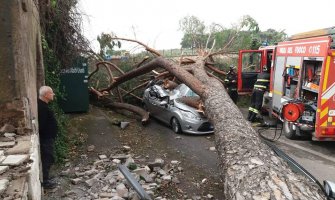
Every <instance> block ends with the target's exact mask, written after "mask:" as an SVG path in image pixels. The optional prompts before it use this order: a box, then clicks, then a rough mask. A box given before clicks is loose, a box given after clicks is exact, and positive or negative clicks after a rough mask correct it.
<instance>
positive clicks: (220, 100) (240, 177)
mask: <svg viewBox="0 0 335 200" xmlns="http://www.w3.org/2000/svg"><path fill="white" fill-rule="evenodd" d="M145 48H146V49H147V50H149V51H150V50H151V48H149V47H146V46H145ZM153 53H154V54H155V55H157V57H156V58H154V59H152V60H151V61H149V62H147V63H145V64H143V65H142V66H140V67H138V68H135V69H133V70H131V71H129V72H126V73H125V74H123V75H122V76H120V77H117V78H115V81H114V82H113V83H112V84H111V85H110V86H109V87H108V88H105V89H102V90H101V92H103V91H109V90H111V89H113V88H115V87H118V86H119V85H120V84H122V83H124V82H126V81H128V80H130V79H132V78H134V77H137V76H139V75H142V74H144V73H148V72H150V71H151V70H154V69H156V68H164V69H166V70H167V71H169V73H171V74H173V75H174V76H175V77H176V78H177V79H178V80H179V81H181V82H183V83H185V84H186V85H187V86H189V87H190V88H191V89H192V90H193V91H194V92H196V93H197V94H198V95H199V96H200V97H201V99H202V101H203V102H204V106H205V108H206V110H205V113H206V116H207V117H208V118H209V120H210V121H211V122H212V123H213V125H214V127H215V144H216V149H217V151H218V154H219V167H220V169H221V175H222V178H223V180H224V194H225V196H224V197H223V198H224V199H239V200H243V199H326V197H325V196H324V194H323V191H322V190H321V189H320V187H319V186H318V185H317V184H315V183H314V182H312V181H311V180H309V179H307V178H306V177H305V176H302V175H300V174H297V173H295V172H293V171H292V170H291V169H290V167H289V166H288V164H287V163H286V162H285V161H284V160H282V159H281V158H280V157H278V156H277V155H276V154H275V153H274V152H273V151H272V149H271V148H270V147H268V146H267V145H266V144H264V143H263V142H262V140H261V139H260V137H259V136H258V134H257V133H256V131H255V130H254V129H253V128H252V127H251V125H250V123H249V122H247V121H246V120H245V119H244V118H243V116H242V113H241V112H240V110H239V109H238V108H237V106H236V105H235V104H234V103H233V102H232V100H231V99H230V97H229V95H228V94H227V93H226V91H225V89H224V87H223V85H222V83H221V82H220V81H219V80H217V79H216V78H214V77H210V76H209V75H208V74H207V71H206V70H205V69H206V66H212V64H211V63H209V62H207V60H208V58H209V57H210V55H206V54H204V55H203V56H199V57H198V58H196V59H194V60H193V61H192V62H190V60H189V59H188V60H187V64H188V65H187V70H186V69H184V68H183V67H181V66H180V65H177V64H176V63H174V62H172V61H170V60H167V59H165V58H163V57H162V56H160V55H159V53H158V52H157V51H153ZM208 63H209V64H208ZM181 64H182V62H181ZM188 70H189V71H190V72H189V71H188Z"/></svg>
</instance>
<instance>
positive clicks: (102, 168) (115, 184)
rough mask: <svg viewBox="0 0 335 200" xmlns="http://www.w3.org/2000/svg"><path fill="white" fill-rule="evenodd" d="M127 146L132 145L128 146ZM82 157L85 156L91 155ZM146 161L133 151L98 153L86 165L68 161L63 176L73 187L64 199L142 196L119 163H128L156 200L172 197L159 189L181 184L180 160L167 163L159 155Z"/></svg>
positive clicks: (134, 175)
mask: <svg viewBox="0 0 335 200" xmlns="http://www.w3.org/2000/svg"><path fill="white" fill-rule="evenodd" d="M124 149H126V150H129V149H130V148H129V147H124ZM90 150H92V147H90ZM81 157H82V158H85V157H87V155H82V156H81ZM146 160H147V159H143V158H141V157H140V156H138V157H135V158H134V156H133V155H131V154H129V153H123V154H112V155H110V156H107V155H104V154H100V155H97V159H96V160H95V161H94V162H93V163H91V164H89V165H86V166H71V164H70V163H68V164H67V165H66V166H67V168H66V169H65V170H63V171H62V172H61V173H60V175H61V176H63V177H67V178H68V181H69V182H71V186H70V189H69V190H68V191H65V192H64V195H63V196H62V199H63V198H64V199H67V200H74V199H82V200H85V199H87V200H88V199H113V200H121V199H130V200H137V199H140V198H139V196H138V195H137V193H136V191H135V190H134V189H133V188H132V187H131V185H130V184H129V182H128V181H127V179H126V178H125V177H124V175H123V174H122V173H121V172H120V171H119V170H118V167H117V166H118V165H124V166H126V167H127V168H128V169H129V171H130V172H131V174H132V176H133V177H134V178H135V179H136V180H137V181H138V182H139V183H140V185H141V186H142V188H143V189H144V190H145V191H146V193H147V194H148V195H149V196H150V197H151V198H152V199H161V200H163V199H168V198H167V197H166V196H159V194H158V193H159V192H158V191H159V190H162V189H163V188H164V187H166V186H167V185H169V184H179V183H180V182H179V180H178V177H177V175H178V174H179V173H182V172H183V168H182V167H180V166H179V164H180V162H179V161H176V160H173V161H171V162H169V163H166V162H165V161H164V160H163V159H161V158H157V159H155V160H154V161H153V162H149V163H144V161H146ZM140 163H143V164H140ZM56 190H57V189H56Z"/></svg>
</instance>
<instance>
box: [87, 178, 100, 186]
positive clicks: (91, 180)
mask: <svg viewBox="0 0 335 200" xmlns="http://www.w3.org/2000/svg"><path fill="white" fill-rule="evenodd" d="M97 182H98V179H96V178H92V179H88V180H86V181H85V183H86V184H87V185H88V186H89V187H92V185H94V184H95V183H97Z"/></svg>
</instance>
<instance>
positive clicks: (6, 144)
mask: <svg viewBox="0 0 335 200" xmlns="http://www.w3.org/2000/svg"><path fill="white" fill-rule="evenodd" d="M13 146H15V141H10V142H0V148H10V147H13Z"/></svg>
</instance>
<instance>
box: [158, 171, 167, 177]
mask: <svg viewBox="0 0 335 200" xmlns="http://www.w3.org/2000/svg"><path fill="white" fill-rule="evenodd" d="M158 174H160V175H162V176H165V175H166V171H164V170H163V169H160V170H158Z"/></svg>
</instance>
